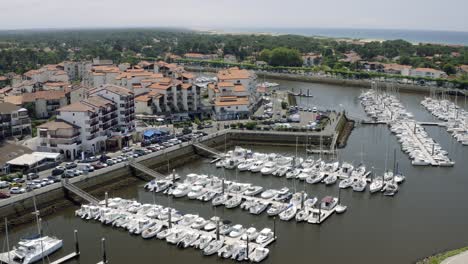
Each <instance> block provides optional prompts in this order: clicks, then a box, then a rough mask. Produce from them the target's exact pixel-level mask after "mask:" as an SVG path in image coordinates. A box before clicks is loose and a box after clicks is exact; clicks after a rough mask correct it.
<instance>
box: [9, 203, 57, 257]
mask: <svg viewBox="0 0 468 264" xmlns="http://www.w3.org/2000/svg"><path fill="white" fill-rule="evenodd" d="M33 202H34V208H35V212H34V214H35V215H36V221H37V229H38V234H37V235H34V236H31V237H27V238H22V239H20V241H19V242H18V245H17V246H14V247H13V250H11V251H10V249H9V246H8V249H7V252H5V253H2V254H0V262H2V263H7V264H18V263H20V264H30V263H34V262H36V261H39V260H41V259H44V258H45V257H47V256H49V255H50V254H52V253H54V252H55V251H57V250H59V249H60V248H62V246H63V241H62V240H61V239H58V238H55V237H51V236H42V230H41V229H42V228H41V222H42V220H41V219H40V218H39V211H38V210H37V207H36V199H35V196H33ZM5 233H6V239H7V241H8V224H7V219H6V218H5ZM7 244H9V243H7Z"/></svg>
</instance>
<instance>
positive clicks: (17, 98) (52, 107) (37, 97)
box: [4, 91, 70, 118]
mask: <svg viewBox="0 0 468 264" xmlns="http://www.w3.org/2000/svg"><path fill="white" fill-rule="evenodd" d="M4 101H5V102H9V103H12V104H15V105H17V106H21V107H25V108H26V107H27V108H29V107H31V108H32V109H33V112H32V113H30V114H31V116H34V117H36V118H49V117H51V116H53V115H55V114H56V110H57V109H59V108H60V107H63V106H66V105H68V104H69V103H70V98H69V92H67V91H37V92H35V93H24V94H22V95H11V96H6V97H5V98H4ZM31 108H30V110H31Z"/></svg>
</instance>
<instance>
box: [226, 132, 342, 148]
mask: <svg viewBox="0 0 468 264" xmlns="http://www.w3.org/2000/svg"><path fill="white" fill-rule="evenodd" d="M320 135H322V146H323V148H329V147H330V144H331V142H332V140H333V135H332V134H321V133H307V132H287V131H284V132H281V131H253V130H231V131H230V133H229V140H230V141H231V142H232V143H233V144H249V145H269V146H296V140H297V144H298V145H299V146H305V145H306V144H307V145H308V146H309V145H315V146H319V145H320Z"/></svg>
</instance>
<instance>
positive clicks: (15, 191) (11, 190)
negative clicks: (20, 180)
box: [10, 187, 26, 194]
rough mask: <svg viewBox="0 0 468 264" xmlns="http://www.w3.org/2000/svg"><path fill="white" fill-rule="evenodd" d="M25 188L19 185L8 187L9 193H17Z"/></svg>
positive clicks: (24, 190)
mask: <svg viewBox="0 0 468 264" xmlns="http://www.w3.org/2000/svg"><path fill="white" fill-rule="evenodd" d="M25 192H26V189H25V188H20V187H12V188H11V189H10V193H11V194H19V193H25Z"/></svg>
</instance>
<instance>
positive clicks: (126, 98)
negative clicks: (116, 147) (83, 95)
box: [88, 84, 135, 136]
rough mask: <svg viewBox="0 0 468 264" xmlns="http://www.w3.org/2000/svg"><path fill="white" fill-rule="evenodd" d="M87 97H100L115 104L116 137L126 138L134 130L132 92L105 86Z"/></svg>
mask: <svg viewBox="0 0 468 264" xmlns="http://www.w3.org/2000/svg"><path fill="white" fill-rule="evenodd" d="M88 94H89V97H92V96H100V97H102V98H105V99H107V100H109V101H111V102H113V103H114V104H115V107H116V112H117V116H118V120H117V126H114V127H113V128H114V130H115V133H114V134H116V135H123V136H126V135H128V133H130V132H132V131H134V130H135V96H134V93H133V92H132V91H130V90H129V89H126V88H124V87H120V86H117V85H111V84H106V85H103V86H102V87H99V88H96V89H93V90H90V91H89V93H88Z"/></svg>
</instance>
